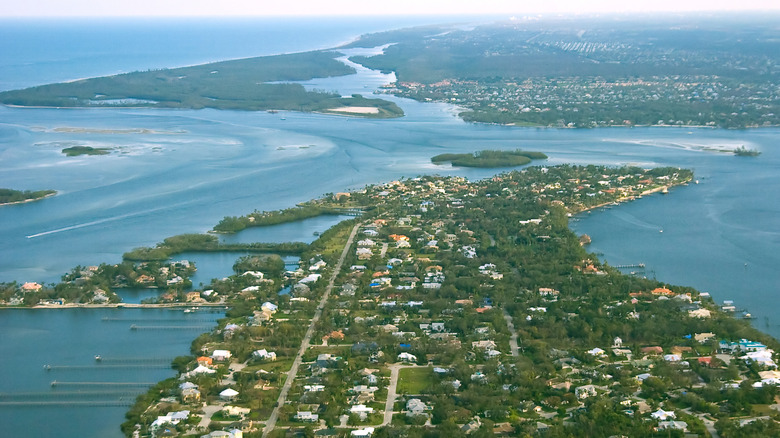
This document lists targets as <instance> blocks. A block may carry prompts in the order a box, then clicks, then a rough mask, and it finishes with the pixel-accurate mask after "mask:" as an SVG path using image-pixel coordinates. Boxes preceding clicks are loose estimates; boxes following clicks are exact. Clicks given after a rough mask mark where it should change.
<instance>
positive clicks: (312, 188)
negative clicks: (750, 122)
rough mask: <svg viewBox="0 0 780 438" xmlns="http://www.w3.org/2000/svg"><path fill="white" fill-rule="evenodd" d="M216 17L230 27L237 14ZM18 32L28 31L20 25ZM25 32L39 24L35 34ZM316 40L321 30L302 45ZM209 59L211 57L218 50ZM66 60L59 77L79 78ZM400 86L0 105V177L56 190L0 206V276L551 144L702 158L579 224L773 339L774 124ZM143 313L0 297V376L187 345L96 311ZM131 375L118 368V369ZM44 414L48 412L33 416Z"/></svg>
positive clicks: (109, 424)
mask: <svg viewBox="0 0 780 438" xmlns="http://www.w3.org/2000/svg"><path fill="white" fill-rule="evenodd" d="M17 30H18V29H17ZM377 30H378V29H377ZM93 31H94V29H93ZM224 31H225V32H229V26H227V25H226V26H224ZM288 32H289V31H288ZM131 33H132V27H129V28H127V29H126V31H125V33H124V34H122V35H125V38H126V37H127V36H128V35H130V34H131ZM24 34H25V33H24V32H22V31H21V30H18V31H17V33H16V34H15V35H16V37H19V36H20V35H24ZM27 38H33V37H32V36H30V35H29V34H28V36H27ZM115 38H119V37H115ZM343 39H345V40H346V39H348V38H343ZM0 40H4V41H8V39H0ZM109 40H110V39H109ZM106 44H107V46H106V47H107V48H106V50H109V48H108V47H110V45H108V43H106ZM268 44H271V45H273V42H272V41H271V42H270V43H268ZM319 44H320V43H319V41H318V40H315V39H314V38H312V39H311V40H310V46H309V47H310V48H314V47H319ZM266 45H267V44H266ZM6 46H7V45H6ZM6 46H0V47H6ZM157 46H160V47H162V46H164V45H160V44H157ZM266 49H267V50H269V51H270V52H269V53H273V50H272V49H268V48H267V47H266ZM266 49H264V50H266ZM2 50H3V51H2V52H0V53H2V56H3V59H4V60H5V61H4V63H0V67H2V65H5V67H3V68H5V71H16V72H17V73H18V72H24V71H26V70H25V68H23V67H20V66H14V65H15V64H14V63H12V62H8V59H11V56H12V55H13V53H14V52H12V51H10V49H8V48H7V47H6V48H3V49H2ZM74 50H75V49H74ZM147 50H152V49H148V48H147ZM161 50H162V49H161ZM76 51H77V50H76ZM152 51H154V50H152ZM279 51H287V50H286V49H285V48H280V49H279ZM44 52H45V51H44ZM44 52H41V56H42V58H46V59H48V61H40V62H39V61H36V62H39V63H38V64H35V65H38V66H39V68H44V69H45V70H47V74H46V75H43V76H41V77H38V78H37V79H36V78H31V79H25V78H24V77H22V76H23V75H21V73H19V75H18V77H17V79H14V80H7V82H6V83H5V84H4V85H3V86H9V85H6V84H9V83H10V84H18V83H25V84H28V83H29V82H25V81H32V82H33V83H36V81H39V80H41V78H43V79H46V80H48V79H49V78H52V77H57V72H56V68H54V66H56V65H58V59H59V58H56V57H53V55H51V54H50V55H46V54H45V53H44ZM65 52H67V51H64V52H63V51H61V53H62V54H63V57H64V58H67V59H71V60H72V59H75V60H76V61H75V64H77V65H75V66H74V65H73V64H74V63H71V62H70V61H62V62H61V64H63V65H68V66H70V67H68V68H66V69H65V71H66V72H70V71H78V72H79V73H76V74H77V75H83V76H91V75H94V74H104V72H101V69H102V68H104V67H106V66H109V65H110V64H111V63H110V62H109V61H107V60H106V59H110V58H111V56H105V57H102V58H101V56H102V55H100V52H99V51H95V53H80V54H73V53H71V54H70V55H68V54H67V53H65ZM66 55H68V56H66ZM79 56H81V57H82V58H79ZM207 57H209V59H213V54H212V55H208V56H207ZM79 59H83V60H82V61H79ZM95 59H101V60H102V61H100V62H98V61H95ZM193 61H194V60H193ZM47 63H50V64H47ZM182 63H187V62H186V61H184V62H182ZM193 63H194V62H193ZM179 64H181V63H179ZM9 65H10V66H9ZM46 65H49V68H48V69H46V68H45V66H46ZM42 66H43V67H42ZM15 69H16V70H15ZM74 69H75V70H74ZM123 69H124V67H123ZM65 74H67V76H66V77H60V78H59V79H55V80H61V79H70V78H72V77H71V74H70V73H65ZM76 77H78V76H76ZM384 80H387V77H386V76H385V75H381V74H380V73H377V72H371V71H368V70H360V71H359V73H358V74H357V75H355V76H353V77H350V78H332V79H327V80H318V81H310V82H311V83H309V84H307V85H309V86H312V87H324V88H327V89H336V90H339V91H340V92H341V93H342V94H350V93H351V92H356V91H357V92H361V93H362V94H366V95H371V94H372V93H373V91H374V90H375V87H376V86H377V84H380V83H381V82H382V81H384ZM44 81H45V80H44ZM361 90H362V91H361ZM393 100H394V101H396V102H397V103H398V104H399V105H400V106H401V107H402V108H403V109H404V111H405V113H406V116H405V117H403V118H399V119H392V120H364V119H358V118H351V117H341V116H328V115H318V114H300V113H286V112H282V113H277V114H269V113H249V112H235V111H216V110H197V111H194V110H136V109H125V110H121V109H107V108H105V109H68V110H62V109H21V108H0V162H2V166H0V186H3V187H13V188H19V189H48V188H53V189H56V190H58V191H59V194H58V196H55V197H52V198H49V199H46V200H43V201H40V202H34V203H28V204H23V205H14V206H7V207H2V208H0V222H1V223H2V224H3V226H2V227H0V281H20V282H24V281H39V282H54V281H57V279H58V278H59V277H60V276H61V275H62V274H63V273H65V272H66V271H68V270H70V269H71V268H72V267H74V266H76V265H91V264H97V263H101V262H118V261H119V260H121V254H122V253H123V252H125V251H127V250H129V249H132V248H134V247H138V246H146V245H153V244H155V243H157V242H160V241H161V240H162V239H164V238H165V237H168V236H171V235H175V234H180V233H188V232H204V231H207V230H209V229H211V227H213V226H214V224H216V223H217V222H218V221H219V220H220V219H221V218H222V217H223V216H226V215H243V214H246V213H249V212H252V211H254V210H260V211H263V210H275V209H280V208H287V207H291V206H293V205H295V204H296V203H298V202H302V201H306V200H309V199H312V198H315V197H318V196H321V195H323V194H325V193H328V192H341V191H345V190H348V189H359V188H361V187H363V186H364V185H366V184H371V183H379V182H386V181H390V180H393V179H397V178H401V177H414V176H417V175H420V174H447V175H461V176H464V177H467V178H469V179H479V178H485V177H489V176H491V175H492V174H494V173H495V171H494V170H486V169H458V168H452V167H451V166H449V165H446V166H436V165H433V164H431V163H430V157H431V156H433V155H436V154H440V153H443V152H471V151H475V150H481V149H516V148H523V149H526V150H537V151H542V152H545V153H546V154H547V155H549V156H550V158H549V160H547V162H546V163H545V164H546V165H555V164H562V163H578V164H591V163H593V164H610V165H624V164H632V165H639V166H642V167H652V166H678V167H687V168H692V169H694V171H695V172H696V178H697V179H698V180H699V184H691V185H689V186H687V187H679V188H675V189H673V190H672V191H671V193H670V194H669V195H666V196H662V195H660V194H659V195H653V196H649V197H645V198H643V199H641V200H637V201H635V202H632V203H629V204H626V205H621V206H618V207H613V208H611V209H607V210H604V211H594V212H592V213H589V214H585V215H582V216H581V217H578V218H575V219H576V220H574V221H573V222H572V226H573V228H574V229H575V230H576V231H577V232H581V233H587V234H589V235H591V237H592V238H593V244H592V246H591V248H590V249H591V250H592V251H596V252H601V253H603V258H605V259H606V260H607V261H608V262H609V263H611V264H628V263H639V262H643V263H646V264H647V271H648V275H654V276H655V277H656V278H658V279H659V280H662V281H665V282H669V283H675V284H683V285H688V286H694V287H697V288H699V289H701V290H705V291H708V292H710V293H711V294H712V295H713V297H715V298H716V299H717V300H723V299H733V300H735V302H736V304H737V305H738V306H739V307H746V308H748V310H749V311H751V312H752V313H753V315H755V316H756V317H757V319H756V320H755V323H756V325H757V327H758V328H760V329H762V330H765V331H767V332H769V333H770V334H772V335H774V336H776V337H780V316H778V315H780V312H778V310H779V309H780V305H778V304H777V303H776V302H775V301H774V293H776V291H777V290H778V287H779V286H780V271H778V270H777V269H776V267H777V266H778V264H779V263H780V254H778V252H777V251H776V248H778V244H780V234H779V233H778V231H777V230H780V211H778V210H780V204H778V202H777V199H778V194H779V193H780V178H778V177H777V175H776V169H778V168H780V151H778V144H780V141H778V140H780V130H778V129H761V130H745V131H724V130H714V129H695V128H692V129H688V128H633V129H632V128H609V129H598V130H588V131H583V130H555V129H519V128H511V127H503V126H493V125H475V124H468V123H464V122H462V121H461V120H459V119H458V118H457V117H456V113H457V108H454V107H452V106H450V105H444V104H422V103H418V102H412V101H408V100H404V99H395V98H393ZM72 144H80V145H89V146H95V147H113V148H116V151H115V153H112V154H111V155H106V156H82V157H65V156H63V155H62V154H61V153H60V149H62V148H63V147H65V146H63V145H72ZM738 145H744V146H746V147H748V148H754V149H758V150H760V151H761V152H762V155H761V156H759V157H755V158H740V157H734V156H733V155H730V154H726V153H720V152H713V151H707V150H704V149H705V148H733V147H736V146H738ZM328 219H332V218H328ZM318 220H319V218H318ZM325 225H326V224H321V225H320V224H318V225H311V226H310V225H302V224H288V225H287V226H288V228H295V227H300V228H299V229H297V230H292V229H291V230H287V231H285V233H287V232H289V233H290V234H289V235H286V234H285V235H284V237H283V240H298V239H292V236H294V235H295V234H298V235H299V237H300V238H301V239H303V238H311V236H313V232H314V231H322V230H321V228H324V227H325ZM661 230H663V233H661V232H660V231H661ZM245 233H246V234H245ZM253 233H257V234H253ZM263 233H266V234H263ZM267 233H269V230H268V229H266V230H263V229H252V230H247V231H244V232H242V233H239V234H237V235H236V236H230V237H223V239H239V240H240V241H252V240H255V239H258V240H259V239H262V240H268V239H270V238H273V236H274V235H277V236H282V235H283V233H281V232H279V233H278V234H275V233H274V232H273V230H270V234H267ZM280 238H281V237H280ZM244 239H246V240H244ZM240 255H241V254H234V253H231V254H183V255H181V256H177V257H176V258H177V259H179V258H189V259H191V260H194V261H195V262H196V264H197V266H198V274H196V276H197V277H196V278H194V279H193V280H194V282H195V284H196V285H197V284H199V283H204V284H206V283H208V281H209V280H210V279H211V278H221V277H223V276H225V275H229V274H230V273H231V272H232V264H233V263H234V262H235V259H236V258H237V257H239V256H240ZM142 293H143V292H141V294H142ZM127 296H128V301H130V300H141V299H142V297H141V296H139V295H138V293H136V295H135V296H134V297H131V296H130V295H127ZM113 312H118V313H113ZM127 312H129V313H127ZM146 312H147V311H146V310H130V309H124V310H116V311H113V310H88V309H79V310H77V309H72V310H68V311H50V310H46V311H29V310H8V311H4V312H2V313H0V329H2V330H3V333H4V340H3V342H2V343H0V349H1V350H0V353H2V356H0V357H2V359H0V366H2V367H3V368H4V369H5V370H6V371H7V372H8V373H9V374H8V375H10V376H15V377H14V378H13V379H3V380H2V382H1V383H0V392H3V393H5V392H8V391H16V392H42V391H49V390H50V387H48V386H47V385H49V384H50V381H51V380H53V379H51V378H50V376H49V374H50V373H54V372H55V371H51V372H49V373H47V372H44V371H43V368H42V367H43V365H44V364H46V363H52V364H63V365H87V364H91V362H94V359H93V356H94V355H95V354H102V355H104V356H107V357H108V356H109V355H112V354H113V355H120V353H121V354H122V355H125V354H131V353H132V354H133V355H135V354H138V356H146V357H161V356H162V355H163V353H165V354H166V355H168V353H174V351H177V352H178V353H175V354H173V355H174V356H175V355H177V354H183V353H186V352H187V349H188V346H189V343H190V342H191V340H192V338H194V336H195V335H196V334H197V332H187V331H181V330H172V331H170V332H160V333H157V332H152V331H143V330H142V331H138V332H137V333H130V330H129V328H128V327H127V326H123V325H120V324H114V323H108V322H103V320H102V318H103V317H104V316H110V315H121V317H122V318H129V319H133V318H151V317H152V316H148V315H154V314H149V313H146ZM152 312H156V311H152ZM160 312H172V311H162V310H161V311H160ZM196 315H197V314H196ZM164 317H166V318H167V316H164ZM158 335H159V336H158ZM169 336H170V338H168V337H169ZM157 340H160V342H161V343H160V344H159V345H158V344H156V342H157ZM91 342H94V343H91ZM56 372H63V373H65V374H64V375H63V380H64V379H65V378H71V377H73V378H74V381H75V378H79V379H82V378H86V376H84V375H79V374H73V375H71V376H70V377H69V375H68V373H77V371H75V370H74V371H56ZM82 372H83V370H79V371H78V373H82ZM153 372H154V373H157V372H160V373H162V374H161V375H160V376H157V375H156V374H153V373H150V374H145V375H144V376H143V379H144V380H146V379H148V380H149V381H155V380H158V379H159V378H162V377H165V376H169V375H171V371H170V370H157V369H155V370H153ZM92 374H94V375H95V377H96V378H97V377H100V376H99V375H98V374H97V373H92ZM156 376H157V377H156ZM116 378H117V379H120V377H116ZM132 378H133V377H130V376H123V377H121V379H123V381H124V379H132ZM139 379H140V378H139ZM58 380H59V377H58ZM128 381H130V380H128ZM36 397H38V396H36ZM104 409H105V410H104ZM123 412H124V408H121V407H112V408H100V409H97V408H86V407H71V408H68V409H64V408H58V409H54V408H49V407H46V408H43V407H38V408H34V409H33V408H32V407H31V406H24V407H15V408H8V407H6V406H3V407H2V408H0V424H3V425H4V427H6V426H7V425H10V426H7V427H8V430H9V431H11V432H13V433H15V434H20V433H21V432H22V431H23V432H25V433H27V434H32V435H38V436H47V435H49V436H51V435H58V436H65V435H63V434H61V433H55V432H54V429H46V428H48V427H49V426H47V424H54V425H57V424H59V425H60V427H58V428H57V429H56V432H61V431H65V430H67V431H73V434H72V435H71V436H77V435H78V436H85V435H86V436H101V437H102V436H116V435H118V424H119V423H121V421H122V416H123ZM44 417H47V418H51V419H52V421H47V422H42V421H38V419H40V418H44ZM36 428H42V429H36ZM93 432H94V433H93Z"/></svg>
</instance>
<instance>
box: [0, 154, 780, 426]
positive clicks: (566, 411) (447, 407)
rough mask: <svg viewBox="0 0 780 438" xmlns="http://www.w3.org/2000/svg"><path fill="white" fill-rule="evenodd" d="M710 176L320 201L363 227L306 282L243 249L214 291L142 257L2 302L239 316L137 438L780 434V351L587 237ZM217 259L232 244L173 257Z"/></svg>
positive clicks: (171, 386) (578, 180)
mask: <svg viewBox="0 0 780 438" xmlns="http://www.w3.org/2000/svg"><path fill="white" fill-rule="evenodd" d="M692 177H693V174H692V173H691V172H690V171H687V170H684V169H677V168H658V169H641V168H637V167H621V168H612V167H606V166H595V165H589V166H570V165H562V166H551V167H538V166H537V167H529V168H525V169H522V170H519V171H513V172H509V173H503V174H499V175H496V176H494V177H492V178H489V179H485V180H481V181H474V182H469V181H467V180H465V179H463V178H458V177H436V176H430V177H420V178H413V179H406V180H400V181H393V182H389V183H385V184H377V185H372V186H368V187H366V188H365V189H363V190H358V191H353V192H349V194H348V195H347V194H329V195H327V196H325V197H324V198H322V199H320V200H317V203H318V204H320V205H331V204H340V205H342V206H344V207H347V208H354V209H356V210H357V209H359V210H360V211H362V215H361V216H359V217H356V218H354V219H350V220H347V221H343V222H341V223H339V224H338V225H336V226H334V227H333V228H331V229H330V230H328V231H326V232H325V233H323V234H322V235H321V236H320V237H319V238H318V239H317V240H316V241H315V242H313V243H312V244H310V245H306V244H301V245H302V247H301V248H300V252H299V254H300V256H301V262H300V266H299V268H298V269H295V270H285V269H284V265H283V263H280V260H279V259H278V258H276V257H274V256H269V257H266V256H260V255H256V256H250V257H243V258H240V259H238V260H237V261H236V264H235V265H234V267H233V269H234V272H235V274H234V275H231V276H229V277H227V278H224V279H220V280H214V281H213V282H212V283H211V284H209V285H208V286H206V287H203V288H196V289H193V288H192V287H191V285H190V284H189V283H188V282H187V275H188V273H191V272H193V270H194V268H195V267H194V266H192V265H191V264H190V263H189V262H186V261H178V262H170V261H144V262H131V261H126V262H124V263H123V264H121V265H117V266H112V265H103V266H100V267H77V268H76V269H74V270H73V272H72V273H70V274H68V275H67V276H65V277H63V281H62V283H60V284H59V285H56V286H55V287H54V288H49V287H46V286H41V285H34V284H25V285H22V286H18V285H15V284H6V285H4V286H3V287H2V288H1V293H0V299H2V300H3V301H4V302H5V303H9V304H10V302H11V301H10V300H12V299H19V298H20V297H21V298H23V300H24V302H25V303H27V304H35V303H36V300H39V299H42V300H43V301H46V305H47V306H48V307H57V306H60V307H67V304H68V303H65V304H62V302H63V301H67V300H68V299H67V298H65V297H64V296H60V297H59V298H58V299H60V300H61V301H60V304H57V303H52V302H51V301H52V300H54V299H56V297H57V294H60V295H61V293H62V291H65V290H76V289H81V290H84V291H89V292H91V294H83V295H81V298H78V300H80V301H81V302H82V303H85V304H86V303H92V304H93V305H97V304H98V303H99V301H105V302H106V303H105V305H106V306H115V305H116V304H112V303H111V301H115V299H114V298H113V296H112V293H111V288H112V287H113V285H111V284H105V282H106V281H108V282H109V283H111V282H113V281H116V280H117V279H123V278H124V279H126V280H125V281H131V280H132V281H135V282H138V281H139V280H145V281H152V282H153V284H154V285H155V286H157V287H160V288H161V295H160V296H159V298H158V302H159V303H160V305H189V306H191V308H197V307H199V306H200V305H214V304H220V305H227V306H229V310H228V311H227V314H226V318H225V319H223V320H221V321H220V323H219V325H218V327H216V328H215V329H214V330H213V331H211V332H209V333H204V334H203V335H201V336H199V337H198V338H197V339H195V341H194V342H193V344H192V349H191V353H192V354H191V355H189V356H182V357H179V358H176V359H175V360H174V361H173V363H172V366H173V368H174V369H176V370H177V372H178V376H177V377H176V378H171V379H167V380H164V381H162V382H159V383H158V384H157V385H155V386H154V387H153V388H152V389H150V390H149V392H148V393H146V394H144V395H142V396H140V397H139V398H138V399H137V401H136V404H135V406H133V407H132V408H131V409H130V410H129V411H128V413H127V418H128V421H127V422H126V423H125V424H124V425H123V426H122V430H123V431H124V432H125V434H126V435H127V436H132V435H133V433H134V432H136V431H138V432H139V433H140V435H141V436H150V435H154V436H159V435H160V434H163V433H165V434H167V435H171V436H223V437H227V436H231V437H236V436H238V434H241V435H242V436H245V437H282V436H286V434H288V433H290V432H297V433H300V434H303V435H306V434H311V433H314V432H315V431H319V432H320V433H324V432H326V431H327V432H328V433H331V434H332V433H336V434H347V435H352V436H361V435H359V434H364V435H365V436H397V435H399V434H409V435H413V434H414V435H416V434H421V433H423V431H425V432H424V433H426V434H428V435H430V436H437V437H445V436H446V437H458V436H467V435H472V434H475V433H478V434H484V435H491V436H492V435H493V434H495V433H503V434H509V435H516V436H522V435H533V434H538V433H545V434H549V435H550V436H575V437H577V436H582V437H586V436H594V435H595V434H605V435H615V434H618V435H620V434H622V435H629V436H654V435H656V434H662V435H663V436H667V435H668V434H673V435H680V434H683V433H688V434H696V435H698V436H702V437H704V436H708V434H709V435H712V433H718V434H719V436H722V437H726V438H729V437H736V436H768V435H774V434H776V433H778V432H780V426H778V423H777V422H775V421H774V420H773V419H772V417H771V416H768V415H766V414H765V413H767V412H770V411H771V409H770V408H769V406H770V404H772V403H774V397H775V396H776V394H777V389H776V388H777V387H776V386H775V385H774V384H773V383H772V382H774V381H775V380H773V379H777V376H776V375H775V374H774V373H776V371H773V369H774V368H775V367H776V365H775V362H774V360H775V354H774V351H777V349H778V348H780V344H778V342H777V341H776V340H774V339H772V338H771V337H769V336H767V335H765V334H762V333H760V332H759V331H757V330H756V329H754V328H753V327H751V326H750V324H749V322H748V321H745V320H738V319H736V318H734V317H733V316H732V315H729V314H728V313H726V312H724V311H723V310H722V309H721V308H720V307H719V306H717V305H716V304H715V303H714V302H713V301H712V299H711V298H710V297H709V296H708V295H707V294H705V293H700V292H698V291H696V290H694V289H691V288H687V287H679V286H670V285H667V284H663V283H661V282H659V281H656V280H651V279H648V278H644V277H642V276H639V275H626V274H622V273H621V272H620V271H619V270H618V269H616V268H613V267H611V266H609V265H607V264H605V263H601V262H599V260H598V258H597V257H595V256H594V255H592V254H589V253H587V252H586V250H585V248H584V247H583V246H582V245H581V241H580V239H579V238H578V237H577V236H576V235H574V234H573V233H572V232H571V230H570V229H569V228H568V217H569V216H570V215H572V214H576V213H578V212H581V211H585V210H587V209H590V208H593V207H595V206H597V205H603V204H604V203H608V202H609V203H612V202H622V201H629V200H632V199H635V198H636V197H638V196H640V195H641V194H643V193H651V192H656V191H658V190H660V189H663V188H669V187H675V186H679V185H682V184H686V183H687V182H689V181H690V180H691V179H692ZM671 193H673V191H672V192H671ZM312 202H314V201H312ZM292 214H293V212H290V211H288V212H286V213H285V212H279V213H278V215H277V214H272V213H268V212H266V213H257V216H256V217H258V218H267V219H266V220H268V223H269V224H270V223H274V222H277V221H279V220H282V221H283V220H284V219H287V218H289V217H291V215H292ZM247 217H254V216H252V215H248V216H247ZM256 220H259V219H256ZM261 226H262V225H261ZM198 247H202V248H203V249H208V250H214V249H218V244H217V243H216V239H215V236H213V235H184V236H178V237H175V238H169V239H166V241H165V242H163V243H162V244H161V245H159V246H158V248H167V249H166V251H170V252H169V253H172V252H175V251H176V250H177V249H183V248H186V250H188V251H192V250H197V248H198ZM270 252H272V251H270ZM142 276H146V277H142ZM103 284H105V286H101V285H103ZM282 288H284V289H285V290H288V291H289V293H285V294H279V291H280V290H281V289H282ZM162 289H164V290H162ZM74 296H76V295H74ZM166 303H167V304H166ZM735 400H739V401H740V402H739V403H735V402H734V401H735ZM745 419H749V420H750V421H749V422H744V421H743V420H745ZM209 431H212V432H211V433H210V432H209ZM355 432H357V433H358V435H355Z"/></svg>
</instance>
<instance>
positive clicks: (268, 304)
mask: <svg viewBox="0 0 780 438" xmlns="http://www.w3.org/2000/svg"><path fill="white" fill-rule="evenodd" d="M260 310H265V311H268V312H271V313H276V311H277V310H279V306H277V305H276V304H274V303H272V302H270V301H266V302H264V303H263V305H262V306H260Z"/></svg>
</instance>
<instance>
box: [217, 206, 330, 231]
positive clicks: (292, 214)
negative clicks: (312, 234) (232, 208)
mask: <svg viewBox="0 0 780 438" xmlns="http://www.w3.org/2000/svg"><path fill="white" fill-rule="evenodd" d="M343 213H344V209H343V207H341V206H335V205H323V203H322V202H315V201H312V202H307V203H304V204H301V205H298V206H296V207H291V208H286V209H284V210H276V211H262V212H259V211H255V212H254V213H251V214H248V215H246V216H225V217H224V218H223V219H222V220H221V221H219V223H218V224H217V225H215V226H214V231H215V232H217V233H237V232H239V231H241V230H243V229H246V228H249V227H266V226H270V225H278V224H283V223H287V222H296V221H300V220H303V219H309V218H313V217H317V216H322V215H340V214H343Z"/></svg>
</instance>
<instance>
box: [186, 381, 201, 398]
mask: <svg viewBox="0 0 780 438" xmlns="http://www.w3.org/2000/svg"><path fill="white" fill-rule="evenodd" d="M187 383H189V382H187ZM181 400H182V402H184V403H195V402H199V401H200V390H198V389H197V388H186V389H182V390H181Z"/></svg>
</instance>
